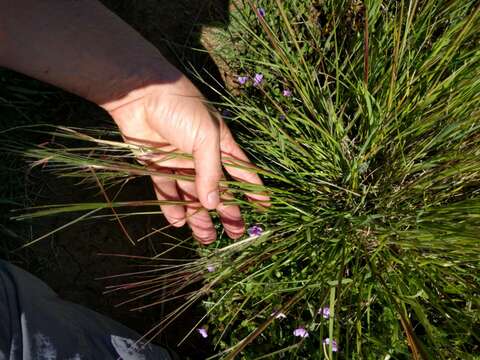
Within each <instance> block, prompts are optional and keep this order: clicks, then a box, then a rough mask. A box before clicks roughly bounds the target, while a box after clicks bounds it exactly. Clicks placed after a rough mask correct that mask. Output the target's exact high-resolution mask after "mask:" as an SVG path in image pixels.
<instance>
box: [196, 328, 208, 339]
mask: <svg viewBox="0 0 480 360" xmlns="http://www.w3.org/2000/svg"><path fill="white" fill-rule="evenodd" d="M197 331H198V333H199V334H200V335H202V337H203V338H204V339H205V338H207V337H208V332H207V329H205V328H204V327H201V328H198V329H197Z"/></svg>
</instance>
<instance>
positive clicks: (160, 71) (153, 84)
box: [87, 55, 183, 114]
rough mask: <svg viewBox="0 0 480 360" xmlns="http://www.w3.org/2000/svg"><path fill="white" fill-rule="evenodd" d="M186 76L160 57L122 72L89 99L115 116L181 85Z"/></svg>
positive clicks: (89, 96) (143, 61)
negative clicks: (155, 93) (153, 94)
mask: <svg viewBox="0 0 480 360" xmlns="http://www.w3.org/2000/svg"><path fill="white" fill-rule="evenodd" d="M182 76H183V74H182V73H181V72H180V71H179V70H178V69H177V68H176V67H174V66H173V65H172V64H170V63H169V62H168V61H167V60H166V59H165V58H163V57H162V56H161V55H160V56H159V57H157V58H154V59H151V60H146V59H143V60H142V62H141V63H140V64H138V63H137V64H131V63H130V64H128V65H127V66H126V67H124V68H122V69H119V71H118V72H117V73H116V75H115V77H114V78H112V79H110V80H109V81H108V82H107V83H106V84H104V86H102V87H101V88H99V89H94V88H92V89H91V92H90V93H89V94H88V96H87V98H89V99H90V100H91V101H93V102H95V103H96V104H97V105H99V106H100V107H102V108H103V109H105V110H106V111H107V112H109V113H110V114H112V113H113V112H114V111H115V110H116V109H119V108H121V107H123V106H124V105H126V104H129V103H132V102H135V101H137V100H139V99H141V98H144V97H145V96H146V95H147V94H149V93H151V92H153V91H154V90H155V91H157V89H158V88H159V87H165V86H166V85H168V84H172V83H174V82H176V81H178V80H179V79H180V78H181V77H182Z"/></svg>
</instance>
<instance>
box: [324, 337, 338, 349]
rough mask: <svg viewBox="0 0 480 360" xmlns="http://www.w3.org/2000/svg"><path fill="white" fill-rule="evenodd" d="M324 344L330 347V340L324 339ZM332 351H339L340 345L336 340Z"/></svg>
mask: <svg viewBox="0 0 480 360" xmlns="http://www.w3.org/2000/svg"><path fill="white" fill-rule="evenodd" d="M323 344H324V345H330V338H326V339H323ZM332 351H333V352H337V351H338V345H337V342H336V341H335V339H333V340H332Z"/></svg>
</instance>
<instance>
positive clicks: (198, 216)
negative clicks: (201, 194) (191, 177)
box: [177, 180, 217, 245]
mask: <svg viewBox="0 0 480 360" xmlns="http://www.w3.org/2000/svg"><path fill="white" fill-rule="evenodd" d="M177 184H178V187H179V189H180V194H181V197H182V199H184V200H185V201H189V202H191V203H189V204H187V205H186V206H185V208H186V220H187V223H188V226H190V228H191V229H192V232H193V236H194V237H195V239H197V240H198V241H199V242H200V243H202V244H205V245H207V244H211V243H212V242H214V241H215V239H216V237H217V233H216V231H215V226H214V225H213V222H212V219H211V218H210V215H209V214H208V211H207V210H205V208H203V207H202V205H201V204H200V203H199V202H198V196H197V191H196V187H195V184H194V183H193V182H190V181H184V180H179V181H178V182H177Z"/></svg>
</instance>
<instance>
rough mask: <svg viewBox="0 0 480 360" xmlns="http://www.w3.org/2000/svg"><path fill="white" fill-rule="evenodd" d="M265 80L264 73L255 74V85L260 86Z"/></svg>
mask: <svg viewBox="0 0 480 360" xmlns="http://www.w3.org/2000/svg"><path fill="white" fill-rule="evenodd" d="M262 81H263V74H255V78H254V79H253V86H258V85H260V84H261V83H262Z"/></svg>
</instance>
